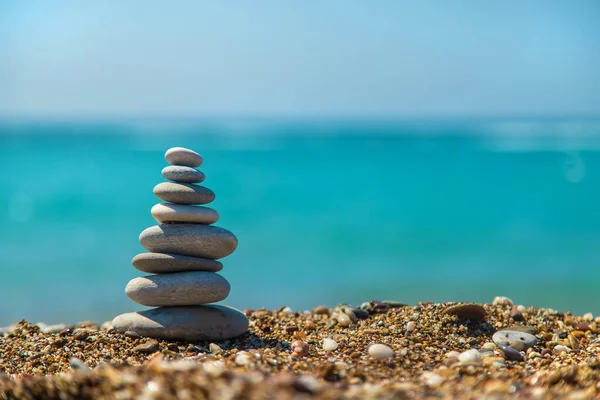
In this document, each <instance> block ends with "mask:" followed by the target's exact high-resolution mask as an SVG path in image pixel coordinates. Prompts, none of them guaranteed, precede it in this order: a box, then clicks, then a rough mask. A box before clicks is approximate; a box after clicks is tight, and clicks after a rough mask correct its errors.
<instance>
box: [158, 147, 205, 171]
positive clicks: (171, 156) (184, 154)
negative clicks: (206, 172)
mask: <svg viewBox="0 0 600 400" xmlns="http://www.w3.org/2000/svg"><path fill="white" fill-rule="evenodd" d="M165 160H167V162H168V163H169V164H173V165H183V166H186V167H192V168H195V167H199V166H200V165H202V157H201V156H200V154H198V153H196V152H195V151H193V150H190V149H186V148H184V147H172V148H170V149H169V150H167V152H166V153H165Z"/></svg>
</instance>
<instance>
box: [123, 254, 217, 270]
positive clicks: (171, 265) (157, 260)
mask: <svg viewBox="0 0 600 400" xmlns="http://www.w3.org/2000/svg"><path fill="white" fill-rule="evenodd" d="M132 264H133V266H134V267H136V268H137V269H139V270H140V271H143V272H148V273H150V274H164V273H169V272H185V271H210V272H218V271H220V270H222V269H223V264H221V263H220V262H219V261H216V260H211V259H208V258H198V257H189V256H182V255H179V254H167V253H141V254H138V255H137V256H135V257H133V260H132Z"/></svg>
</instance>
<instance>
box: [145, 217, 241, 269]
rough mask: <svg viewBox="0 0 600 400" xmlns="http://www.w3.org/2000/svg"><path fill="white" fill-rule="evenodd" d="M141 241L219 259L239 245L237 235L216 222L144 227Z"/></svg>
mask: <svg viewBox="0 0 600 400" xmlns="http://www.w3.org/2000/svg"><path fill="white" fill-rule="evenodd" d="M140 243H141V244H142V246H144V248H145V249H146V250H148V251H152V252H155V253H174V254H180V255H184V256H192V257H201V258H211V259H215V260H216V259H218V258H223V257H226V256H228V255H230V254H231V253H233V251H234V250H235V249H236V247H237V243H238V241H237V238H236V237H235V235H234V234H233V233H231V232H229V231H228V230H227V229H223V228H219V227H217V226H213V225H197V224H167V225H156V226H152V227H150V228H147V229H145V230H144V231H142V233H141V234H140Z"/></svg>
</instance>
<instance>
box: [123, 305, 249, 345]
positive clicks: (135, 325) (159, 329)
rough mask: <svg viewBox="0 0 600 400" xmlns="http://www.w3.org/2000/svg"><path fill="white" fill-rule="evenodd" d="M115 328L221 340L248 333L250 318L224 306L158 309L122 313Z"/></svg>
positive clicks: (172, 337) (164, 336)
mask: <svg viewBox="0 0 600 400" xmlns="http://www.w3.org/2000/svg"><path fill="white" fill-rule="evenodd" d="M113 325H114V326H115V328H116V329H117V330H118V331H120V332H125V331H128V330H134V331H136V332H137V333H139V334H140V335H142V336H147V337H154V338H161V339H166V340H187V341H192V342H195V341H201V340H211V341H221V340H226V339H231V338H234V337H236V336H240V335H242V334H243V333H244V332H246V330H247V329H248V318H246V316H245V315H244V314H242V313H241V312H239V311H237V310H236V309H234V308H230V307H225V306H188V307H159V308H154V309H151V310H145V311H139V312H133V313H126V314H121V315H119V316H118V317H116V318H115V319H114V320H113Z"/></svg>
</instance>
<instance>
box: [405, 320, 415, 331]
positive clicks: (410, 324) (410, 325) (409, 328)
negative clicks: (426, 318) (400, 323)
mask: <svg viewBox="0 0 600 400" xmlns="http://www.w3.org/2000/svg"><path fill="white" fill-rule="evenodd" d="M415 329H417V324H415V323H414V322H413V321H409V322H408V323H407V324H406V331H407V332H412V331H414V330H415Z"/></svg>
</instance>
